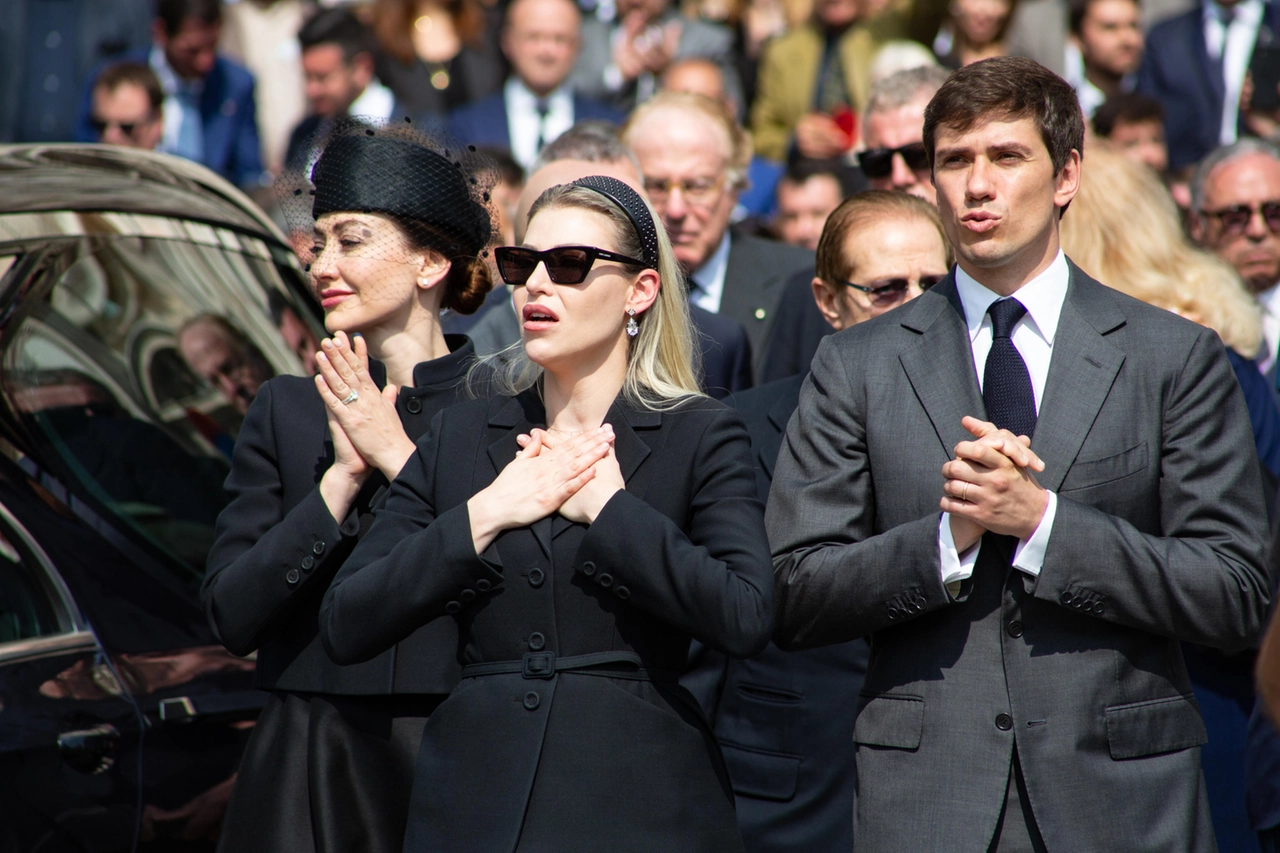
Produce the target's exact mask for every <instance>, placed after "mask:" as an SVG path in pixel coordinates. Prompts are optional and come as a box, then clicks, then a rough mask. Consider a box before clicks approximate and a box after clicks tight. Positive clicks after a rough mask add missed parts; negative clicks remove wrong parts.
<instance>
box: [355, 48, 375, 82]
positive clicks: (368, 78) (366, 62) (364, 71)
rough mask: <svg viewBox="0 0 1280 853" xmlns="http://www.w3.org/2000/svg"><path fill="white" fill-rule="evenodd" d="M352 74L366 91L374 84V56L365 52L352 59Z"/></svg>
mask: <svg viewBox="0 0 1280 853" xmlns="http://www.w3.org/2000/svg"><path fill="white" fill-rule="evenodd" d="M351 73H352V75H353V76H354V77H355V79H356V83H357V84H358V85H359V86H360V88H361V89H364V88H365V87H366V86H368V85H369V84H370V83H372V82H373V54H371V53H369V52H368V51H365V52H364V53H357V54H356V55H355V56H353V57H351Z"/></svg>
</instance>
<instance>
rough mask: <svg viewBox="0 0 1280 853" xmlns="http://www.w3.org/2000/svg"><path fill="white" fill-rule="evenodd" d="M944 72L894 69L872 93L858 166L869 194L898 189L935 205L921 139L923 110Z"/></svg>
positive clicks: (939, 83) (942, 69) (943, 80)
mask: <svg viewBox="0 0 1280 853" xmlns="http://www.w3.org/2000/svg"><path fill="white" fill-rule="evenodd" d="M949 74H950V72H948V71H947V70H946V69H944V68H911V69H908V70H906V71H899V72H898V73H897V74H893V75H890V76H889V77H886V78H885V79H884V80H882V81H880V82H879V83H877V84H876V85H875V86H873V87H872V89H871V97H870V99H869V100H868V102H867V112H866V117H865V119H864V121H863V142H864V143H865V145H866V149H865V150H864V151H862V152H861V153H859V154H858V166H859V167H860V168H861V169H862V173H863V174H864V175H866V176H867V183H868V184H870V186H871V189H873V190H899V191H901V192H905V193H910V194H911V195H913V196H916V197H917V198H922V199H924V200H925V201H927V202H929V203H930V204H934V203H935V201H934V192H933V182H932V181H931V180H930V178H929V158H928V157H927V156H926V154H925V150H924V143H923V142H922V141H921V140H922V139H923V133H924V108H925V105H926V104H928V103H929V99H930V98H932V97H933V93H934V92H936V91H938V88H939V87H940V86H942V84H943V83H945V82H946V80H947V77H948V75H949Z"/></svg>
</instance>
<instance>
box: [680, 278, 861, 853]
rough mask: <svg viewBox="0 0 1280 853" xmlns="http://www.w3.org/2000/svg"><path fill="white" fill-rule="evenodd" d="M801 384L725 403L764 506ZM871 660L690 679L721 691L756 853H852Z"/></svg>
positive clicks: (761, 664)
mask: <svg viewBox="0 0 1280 853" xmlns="http://www.w3.org/2000/svg"><path fill="white" fill-rule="evenodd" d="M810 303H812V300H810ZM806 372H807V371H806ZM803 382H804V375H803V374H802V375H799V376H792V377H789V378H787V379H783V380H780V381H778V382H770V383H768V384H767V385H761V386H759V387H757V388H752V389H751V390H749V391H745V392H743V393H742V394H735V395H734V396H733V397H730V398H729V399H728V400H726V402H728V403H729V404H730V405H732V406H734V408H736V409H737V410H738V412H739V413H740V414H741V415H742V418H743V420H744V421H745V422H746V424H747V430H748V432H750V434H751V454H752V462H754V463H755V470H756V485H757V488H758V490H759V494H760V498H761V500H766V499H767V498H768V495H769V486H770V484H771V483H772V479H773V465H774V461H775V460H776V459H777V458H778V449H779V448H780V447H781V446H782V436H783V433H784V432H785V431H786V428H787V422H788V421H789V420H790V419H791V413H792V412H794V411H795V409H796V405H797V404H798V403H799V400H800V387H801V385H802V384H803ZM869 655H870V648H869V647H868V645H867V643H866V641H865V640H861V639H858V640H851V641H849V642H845V643H840V644H838V645H834V646H827V647H825V648H821V649H809V650H806V651H802V652H784V651H782V650H781V649H779V648H778V647H777V646H775V645H773V644H772V643H770V644H769V647H768V648H767V649H765V651H764V652H763V653H762V654H760V655H757V656H756V657H753V658H750V659H747V660H732V659H730V660H727V661H726V659H725V658H724V657H723V656H718V655H708V656H707V657H706V658H705V662H704V664H703V665H702V666H700V667H699V670H698V671H697V672H694V673H691V674H690V676H686V678H690V677H692V678H694V679H701V681H702V684H704V685H705V684H706V682H707V680H708V678H718V680H719V681H720V682H721V684H722V686H721V688H720V690H719V694H718V697H717V698H718V701H716V702H715V703H714V708H713V711H714V716H713V729H714V731H715V735H716V741H717V742H718V743H719V744H720V748H721V750H722V751H723V753H724V760H725V765H726V766H727V768H728V770H729V778H730V780H731V781H732V783H733V791H734V794H735V795H736V800H737V813H738V825H739V827H740V828H741V829H742V836H743V841H744V842H745V843H746V847H747V850H748V851H750V853H766V851H768V853H772V851H777V853H784V851H794V850H851V849H853V791H854V783H855V779H856V776H855V770H854V763H853V759H854V744H853V721H854V717H855V716H856V712H857V707H858V693H859V692H860V691H861V690H862V683H863V678H864V676H865V675H866V671H867V658H868V656H869ZM717 660H718V661H719V662H720V671H719V672H715V671H714V669H715V668H716V662H717ZM708 667H710V668H711V669H712V670H713V671H712V672H711V673H708V672H707V669H708Z"/></svg>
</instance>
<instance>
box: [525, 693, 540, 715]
mask: <svg viewBox="0 0 1280 853" xmlns="http://www.w3.org/2000/svg"><path fill="white" fill-rule="evenodd" d="M541 704H542V697H541V696H539V695H538V694H537V693H535V692H534V691H532V690H530V691H529V692H528V693H526V694H524V706H525V707H526V708H528V709H529V710H530V711H536V710H538V706H539V705H541Z"/></svg>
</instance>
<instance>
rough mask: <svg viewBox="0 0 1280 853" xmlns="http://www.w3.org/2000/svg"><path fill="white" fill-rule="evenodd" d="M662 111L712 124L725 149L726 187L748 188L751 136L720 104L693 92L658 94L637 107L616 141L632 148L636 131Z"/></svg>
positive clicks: (663, 92)
mask: <svg viewBox="0 0 1280 853" xmlns="http://www.w3.org/2000/svg"><path fill="white" fill-rule="evenodd" d="M663 110H681V111H684V112H691V113H696V114H698V115H701V116H703V117H704V118H706V119H708V120H709V121H711V123H712V124H714V125H715V126H716V127H718V128H720V132H721V133H723V134H724V137H725V143H726V145H727V146H728V148H727V150H726V151H725V174H726V178H727V182H728V185H729V186H730V187H731V188H733V189H743V188H744V187H745V186H746V184H747V167H748V166H750V165H751V155H752V153H753V151H752V148H751V134H749V133H747V131H746V130H745V129H744V128H743V127H742V125H740V124H738V122H737V120H736V119H734V117H733V116H732V115H730V114H729V110H728V109H727V108H726V107H725V105H724V104H722V103H720V102H719V101H713V100H712V99H711V98H708V97H707V96H705V95H698V94H695V93H693V92H673V91H671V90H666V91H662V92H659V93H658V94H656V95H654V96H653V97H652V98H650V99H649V100H647V101H645V102H644V103H643V104H641V105H640V106H638V107H636V108H635V109H634V110H632V112H631V115H630V116H629V117H628V118H627V121H626V123H625V124H623V125H622V129H621V130H620V131H619V132H618V138H619V139H621V140H622V142H623V144H625V145H627V146H631V141H632V138H633V137H634V135H635V133H636V131H637V128H639V127H640V126H641V125H643V124H644V123H645V121H646V120H647V119H648V118H649V117H650V116H651V115H653V114H654V113H658V112H662V111H663Z"/></svg>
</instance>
